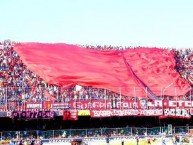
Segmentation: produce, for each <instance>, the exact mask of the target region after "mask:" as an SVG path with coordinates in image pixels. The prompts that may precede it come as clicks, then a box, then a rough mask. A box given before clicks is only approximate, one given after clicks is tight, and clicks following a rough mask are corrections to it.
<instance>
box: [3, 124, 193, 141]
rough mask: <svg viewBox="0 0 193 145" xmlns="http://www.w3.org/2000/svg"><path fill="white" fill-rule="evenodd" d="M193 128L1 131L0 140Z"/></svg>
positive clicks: (139, 133)
mask: <svg viewBox="0 0 193 145" xmlns="http://www.w3.org/2000/svg"><path fill="white" fill-rule="evenodd" d="M191 129H193V126H176V127H172V125H168V126H165V127H163V126H162V127H153V128H139V127H125V128H92V129H63V130H46V131H42V130H33V131H2V132H0V136H1V140H5V139H13V138H14V139H21V138H26V139H27V138H28V139H30V138H36V139H40V138H43V139H50V138H56V139H57V138H79V137H106V136H111V137H113V136H146V135H147V136H157V135H161V134H163V133H165V134H166V135H172V134H184V135H185V134H187V133H189V132H190V130H191Z"/></svg>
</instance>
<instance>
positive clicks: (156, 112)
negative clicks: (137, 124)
mask: <svg viewBox="0 0 193 145" xmlns="http://www.w3.org/2000/svg"><path fill="white" fill-rule="evenodd" d="M90 115H91V117H95V118H98V117H112V116H161V115H163V110H162V109H143V110H142V109H125V110H119V109H114V110H91V111H90Z"/></svg>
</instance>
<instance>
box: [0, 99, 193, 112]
mask: <svg viewBox="0 0 193 145" xmlns="http://www.w3.org/2000/svg"><path fill="white" fill-rule="evenodd" d="M10 105H11V106H10ZM11 107H12V108H17V109H18V110H21V109H22V110H25V109H40V110H41V109H44V110H49V109H53V110H58V109H59V110H63V109H68V110H69V109H77V110H108V109H152V108H154V109H159V108H192V107H193V101H182V100H178V101H177V100H149V101H145V100H137V101H134V100H121V101H120V100H114V99H112V100H92V101H91V100H79V101H78V100H71V101H70V102H68V103H67V102H66V103H52V102H49V101H45V102H43V103H42V102H26V103H25V105H23V106H17V104H16V103H14V102H11V103H8V108H10V109H11ZM1 108H4V109H6V106H3V107H1Z"/></svg>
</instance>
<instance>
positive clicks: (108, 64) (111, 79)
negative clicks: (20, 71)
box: [14, 43, 190, 97]
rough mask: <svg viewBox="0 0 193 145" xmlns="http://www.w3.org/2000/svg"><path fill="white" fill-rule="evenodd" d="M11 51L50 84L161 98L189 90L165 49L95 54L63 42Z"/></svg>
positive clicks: (25, 44)
mask: <svg viewBox="0 0 193 145" xmlns="http://www.w3.org/2000/svg"><path fill="white" fill-rule="evenodd" d="M14 49H15V51H16V52H17V53H18V54H19V55H20V57H21V59H22V60H23V62H24V63H25V64H26V65H27V67H28V68H29V69H30V70H32V71H33V72H34V73H36V74H38V75H39V76H40V77H41V78H43V79H44V80H45V81H47V82H48V83H50V84H57V85H60V86H70V85H75V84H79V85H82V86H92V87H96V88H106V89H109V90H112V91H114V92H117V93H120V92H121V93H122V94H123V95H127V96H131V97H133V96H134V95H136V96H137V97H139V96H140V97H147V95H146V92H148V96H149V97H152V96H154V94H155V95H156V96H160V95H161V93H160V92H161V90H163V92H162V93H164V95H171V96H174V95H184V94H185V93H186V92H187V91H188V90H189V89H190V86H189V84H188V83H187V82H186V81H185V80H184V79H182V78H180V75H179V74H178V73H177V72H176V70H175V69H174V68H175V59H174V53H173V52H172V51H169V50H166V49H158V48H141V47H140V48H135V49H127V50H122V51H119V50H109V51H107V50H106V51H98V50H93V49H86V48H81V47H78V46H75V45H68V44H62V43H57V44H43V43H20V44H16V46H15V48H14ZM146 87H148V89H146ZM134 88H135V89H134ZM174 88H175V89H174Z"/></svg>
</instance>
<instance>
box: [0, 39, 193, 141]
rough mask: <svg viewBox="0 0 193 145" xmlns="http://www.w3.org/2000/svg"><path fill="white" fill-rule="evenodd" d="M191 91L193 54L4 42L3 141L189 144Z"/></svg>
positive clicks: (0, 66)
mask: <svg viewBox="0 0 193 145" xmlns="http://www.w3.org/2000/svg"><path fill="white" fill-rule="evenodd" d="M192 87H193V51H192V49H161V48H146V47H136V48H130V47H121V46H118V47H114V46H90V45H85V46H79V45H70V44H64V43H57V44H45V43H31V42H29V43H15V42H12V41H10V40H5V41H2V42H1V43H0V123H1V124H2V123H3V124H4V125H3V126H0V133H1V136H0V137H1V141H2V143H3V142H4V144H8V143H9V142H10V141H12V142H16V143H19V142H20V141H22V142H24V141H26V142H28V143H29V142H31V141H34V143H36V144H54V143H56V144H58V143H59V142H60V143H62V144H71V143H72V144H73V143H74V144H75V143H76V144H78V145H81V144H83V143H85V144H86V143H87V144H89V143H90V144H92V143H91V142H92V141H95V142H96V141H98V144H99V145H100V144H104V143H111V144H113V143H114V144H116V143H115V142H116V140H118V144H120V143H122V142H123V140H124V142H125V144H129V143H132V144H134V143H135V142H137V143H138V142H139V143H140V144H142V143H144V144H148V141H147V138H149V140H151V143H152V144H158V140H159V139H160V140H161V142H162V141H163V138H166V140H168V142H171V143H172V141H171V140H172V139H171V138H174V139H175V140H179V142H181V143H182V142H183V143H185V142H186V141H185V140H188V141H187V142H186V143H190V142H193V139H192V134H193V131H192V129H193V127H191V126H192V125H193V124H192V118H191V116H192V115H193V109H192V106H193V95H192V94H193V89H192ZM107 119H109V120H111V121H112V124H111V123H110V122H111V121H109V120H107ZM147 120H148V121H147ZM92 121H93V122H94V123H93V122H92ZM130 121H131V122H130ZM75 122H77V123H75ZM99 122H100V124H98V123H99ZM138 123H142V124H143V125H142V126H143V127H142V128H140V127H139V126H138V125H139V124H138ZM179 125H181V126H183V127H179ZM96 126H97V127H96ZM155 126H159V127H158V128H155ZM174 126H175V127H174ZM95 127H96V128H95ZM104 128H106V129H104ZM144 128H145V129H144ZM149 128H151V129H149ZM73 129H80V130H73ZM143 129H144V130H143ZM148 129H149V130H151V131H148ZM72 130H73V131H74V132H73V131H72ZM10 131H12V132H10ZM155 136H156V137H157V138H159V139H158V140H157V139H155ZM179 138H180V139H179ZM181 138H183V141H182V139H181ZM130 140H132V142H130Z"/></svg>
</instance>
